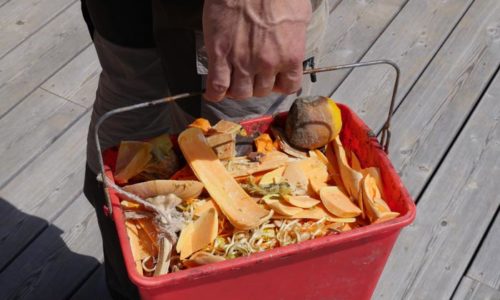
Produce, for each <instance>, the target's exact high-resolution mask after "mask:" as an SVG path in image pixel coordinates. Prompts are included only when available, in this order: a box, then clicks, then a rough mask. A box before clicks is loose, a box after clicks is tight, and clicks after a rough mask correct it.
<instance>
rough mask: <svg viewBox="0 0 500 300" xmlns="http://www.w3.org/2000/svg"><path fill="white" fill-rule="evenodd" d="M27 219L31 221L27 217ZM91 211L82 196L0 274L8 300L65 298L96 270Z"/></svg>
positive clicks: (95, 236)
mask: <svg viewBox="0 0 500 300" xmlns="http://www.w3.org/2000/svg"><path fill="white" fill-rule="evenodd" d="M27 218H34V217H32V216H29V215H27ZM99 237H100V234H99V228H98V226H97V220H96V218H95V214H94V208H93V207H92V206H91V205H90V204H89V203H88V201H87V200H86V199H85V196H83V194H80V196H79V197H78V198H77V199H75V201H74V202H73V203H71V205H70V206H69V207H68V209H67V210H66V213H65V214H62V215H60V216H59V217H57V218H56V219H55V220H54V222H53V223H52V224H51V225H50V226H49V227H48V228H46V229H45V230H44V232H43V233H42V234H41V235H40V236H38V237H37V238H36V239H35V240H34V241H33V242H32V246H30V247H29V248H27V249H26V250H24V251H23V252H22V253H21V254H20V255H19V256H18V257H17V258H16V259H15V260H14V261H13V262H12V263H11V264H10V265H9V266H8V267H7V268H6V269H5V270H3V271H2V272H1V273H0V286H1V287H2V295H3V297H6V298H8V299H12V298H14V299H19V298H23V299H40V295H44V296H43V297H42V298H44V299H64V298H67V297H69V296H70V295H71V293H72V292H73V290H75V289H77V288H78V287H79V286H80V284H81V283H82V282H83V281H84V280H85V279H86V278H87V276H88V275H90V273H91V272H92V271H93V270H94V269H95V268H97V267H98V265H99V260H98V259H97V258H99V257H101V258H102V245H101V241H100V238H99Z"/></svg>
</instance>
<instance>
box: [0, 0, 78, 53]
mask: <svg viewBox="0 0 500 300" xmlns="http://www.w3.org/2000/svg"><path fill="white" fill-rule="evenodd" d="M74 2H75V1H74V0H16V1H10V2H9V3H6V4H5V5H4V6H2V7H1V8H0V28H1V29H2V34H1V35H0V57H2V56H3V55H5V53H7V52H8V51H10V50H12V49H13V48H14V47H16V46H17V45H18V44H19V43H21V42H22V41H23V40H24V39H26V38H27V37H28V36H30V35H31V34H33V33H34V32H36V31H37V30H38V29H40V28H41V27H43V26H44V25H45V24H46V23H47V21H50V20H51V19H52V18H53V17H55V16H56V15H57V14H59V13H60V12H62V11H64V10H65V9H66V8H68V6H69V5H71V4H72V3H74ZM0 5H1V3H0Z"/></svg>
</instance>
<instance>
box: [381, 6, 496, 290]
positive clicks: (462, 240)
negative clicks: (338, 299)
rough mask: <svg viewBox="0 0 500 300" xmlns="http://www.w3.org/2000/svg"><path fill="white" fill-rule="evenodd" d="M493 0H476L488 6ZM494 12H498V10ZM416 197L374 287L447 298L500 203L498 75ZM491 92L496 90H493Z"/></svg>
mask: <svg viewBox="0 0 500 300" xmlns="http://www.w3.org/2000/svg"><path fill="white" fill-rule="evenodd" d="M493 2H496V0H491V1H481V2H477V3H478V5H479V6H484V7H485V8H488V9H491V8H492V7H494V3H493ZM497 16H498V14H497ZM490 91H491V92H490V93H489V94H487V95H486V96H485V97H483V99H482V100H481V102H480V103H479V105H478V107H477V108H476V109H475V111H474V114H473V115H472V116H471V118H470V119H469V121H468V122H467V124H466V126H465V127H464V129H463V130H462V132H461V134H460V136H459V137H458V139H457V141H456V142H455V144H454V146H453V148H452V149H451V150H450V151H449V153H448V155H447V156H446V158H445V160H444V161H443V163H442V165H441V167H440V168H439V170H438V171H437V173H436V174H435V176H434V178H433V180H432V182H431V183H430V184H429V186H428V188H427V189H426V190H425V193H424V194H423V196H422V199H421V200H420V201H419V203H418V207H417V210H418V213H417V217H416V220H415V222H414V224H413V225H411V226H409V227H408V228H407V229H406V230H404V232H403V234H402V235H401V236H400V237H399V239H398V242H397V243H396V247H395V250H394V251H393V253H392V255H391V257H390V259H389V263H388V264H387V265H386V267H385V270H384V273H383V276H382V278H381V280H380V281H379V285H378V287H377V289H376V291H375V297H376V299H409V298H412V299H448V298H449V297H450V296H451V295H452V293H453V291H454V289H455V287H456V286H457V285H458V282H459V281H460V278H461V276H462V274H463V273H464V272H465V269H466V268H467V265H468V263H469V261H470V259H471V258H472V256H473V255H474V252H475V250H476V248H477V246H478V244H479V242H480V241H481V237H482V234H481V233H482V232H485V230H486V229H487V227H488V225H489V223H490V221H491V219H492V218H493V216H494V214H495V211H496V209H497V208H498V206H499V205H500V198H499V197H498V181H497V180H494V178H499V177H500V156H499V155H498V153H500V105H498V98H497V97H498V93H499V91H500V76H497V77H496V79H495V81H494V82H493V83H492V84H491V86H490ZM493 95H496V96H493Z"/></svg>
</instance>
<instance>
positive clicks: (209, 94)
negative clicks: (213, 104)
mask: <svg viewBox="0 0 500 300" xmlns="http://www.w3.org/2000/svg"><path fill="white" fill-rule="evenodd" d="M230 83H231V67H230V65H229V64H228V62H227V61H226V60H218V61H216V62H215V63H214V64H213V66H210V67H209V68H208V75H207V82H206V91H205V94H204V97H205V98H206V99H207V100H209V101H221V100H222V99H223V98H224V97H225V96H226V93H227V91H228V89H229V84H230Z"/></svg>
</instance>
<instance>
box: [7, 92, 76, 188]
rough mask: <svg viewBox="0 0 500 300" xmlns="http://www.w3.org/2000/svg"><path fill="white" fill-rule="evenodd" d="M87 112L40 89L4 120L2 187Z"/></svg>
mask: <svg viewBox="0 0 500 300" xmlns="http://www.w3.org/2000/svg"><path fill="white" fill-rule="evenodd" d="M84 110H85V109H84V108H83V107H81V106H78V105H76V104H73V103H70V102H68V101H66V100H64V99H62V98H59V97H57V96H56V95H53V94H50V93H47V92H45V91H43V90H41V89H37V90H36V91H35V92H34V93H32V94H31V95H30V96H28V98H26V100H24V101H23V102H22V103H20V105H18V106H16V107H15V108H14V109H13V110H11V111H10V112H9V113H8V114H6V115H5V116H4V117H3V118H1V119H0V128H2V130H1V131H0V140H1V141H2V143H1V144H0V165H1V166H2V170H1V172H0V187H1V186H3V185H4V183H5V182H6V181H7V180H8V179H9V178H11V177H12V176H14V175H15V174H16V172H17V171H18V170H20V169H22V168H23V167H24V166H25V165H26V164H27V163H29V162H30V161H31V159H33V158H34V157H36V156H37V155H38V154H40V152H42V151H43V150H44V149H45V148H46V147H47V146H48V145H50V144H51V143H52V142H53V141H54V139H56V138H57V137H58V136H59V135H60V134H61V133H62V132H63V131H64V130H65V128H66V127H67V126H69V125H70V124H71V123H72V122H73V121H74V120H76V119H77V117H79V116H80V115H81V114H82V113H83V112H84Z"/></svg>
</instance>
